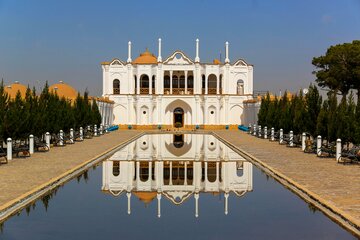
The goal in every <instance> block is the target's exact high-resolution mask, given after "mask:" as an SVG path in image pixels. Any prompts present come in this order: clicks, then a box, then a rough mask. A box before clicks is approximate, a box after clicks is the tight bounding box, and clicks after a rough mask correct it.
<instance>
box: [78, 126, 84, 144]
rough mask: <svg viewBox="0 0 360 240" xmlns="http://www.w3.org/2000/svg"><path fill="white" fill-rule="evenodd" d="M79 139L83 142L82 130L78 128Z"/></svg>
mask: <svg viewBox="0 0 360 240" xmlns="http://www.w3.org/2000/svg"><path fill="white" fill-rule="evenodd" d="M79 139H80V141H84V130H83V128H82V127H80V130H79Z"/></svg>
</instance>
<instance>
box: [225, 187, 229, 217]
mask: <svg viewBox="0 0 360 240" xmlns="http://www.w3.org/2000/svg"><path fill="white" fill-rule="evenodd" d="M224 198H225V211H224V212H225V215H228V213H229V193H227V192H226V193H225V194H224Z"/></svg>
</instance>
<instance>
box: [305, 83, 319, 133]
mask: <svg viewBox="0 0 360 240" xmlns="http://www.w3.org/2000/svg"><path fill="white" fill-rule="evenodd" d="M321 106H322V97H321V96H320V94H319V91H318V89H317V87H316V86H315V85H313V84H310V86H309V91H308V93H307V94H306V95H305V120H304V121H305V123H304V125H305V126H306V131H307V132H309V133H310V134H311V135H313V136H314V135H315V134H316V129H317V119H318V115H319V113H320V110H321Z"/></svg>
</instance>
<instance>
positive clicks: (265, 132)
mask: <svg viewBox="0 0 360 240" xmlns="http://www.w3.org/2000/svg"><path fill="white" fill-rule="evenodd" d="M267 137H268V132H267V126H265V128H264V138H265V139H267Z"/></svg>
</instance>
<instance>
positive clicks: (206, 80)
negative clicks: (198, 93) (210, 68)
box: [205, 76, 209, 94]
mask: <svg viewBox="0 0 360 240" xmlns="http://www.w3.org/2000/svg"><path fill="white" fill-rule="evenodd" d="M208 83H209V76H207V77H206V78H205V94H208V91H209V86H208Z"/></svg>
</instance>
